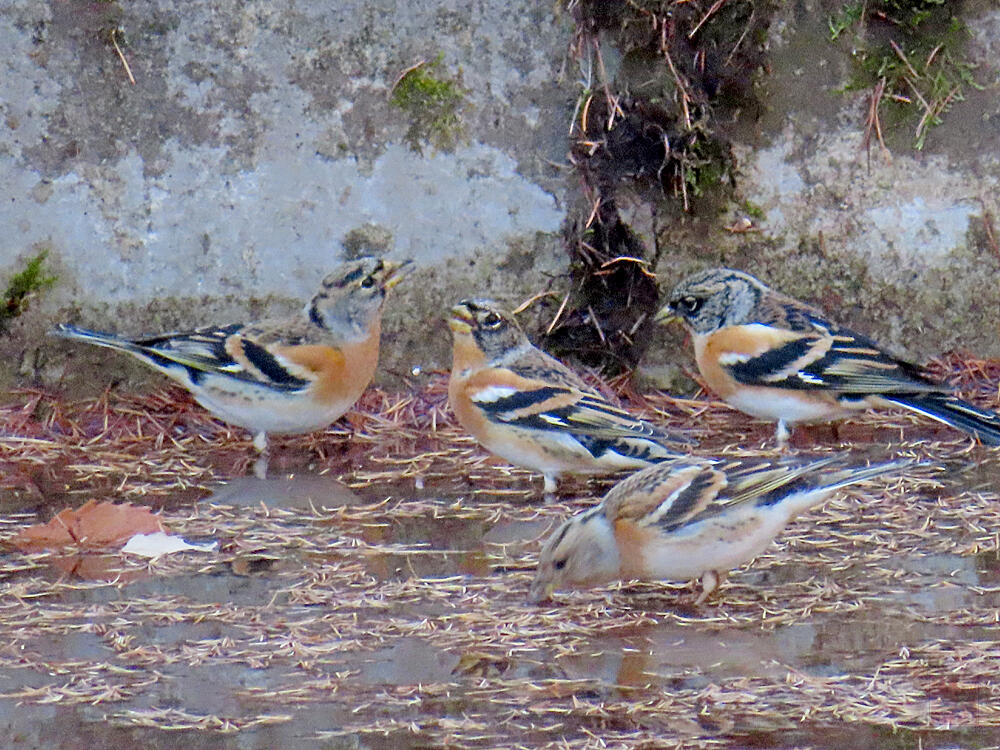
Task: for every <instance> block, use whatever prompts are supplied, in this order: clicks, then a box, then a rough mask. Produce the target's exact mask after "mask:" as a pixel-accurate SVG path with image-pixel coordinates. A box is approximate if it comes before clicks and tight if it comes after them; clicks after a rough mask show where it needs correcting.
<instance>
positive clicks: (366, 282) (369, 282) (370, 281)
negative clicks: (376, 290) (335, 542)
mask: <svg viewBox="0 0 1000 750" xmlns="http://www.w3.org/2000/svg"><path fill="white" fill-rule="evenodd" d="M361 286H363V287H364V288H365V289H371V288H372V287H373V286H375V279H374V278H372V277H371V276H365V280H364V281H362V282H361Z"/></svg>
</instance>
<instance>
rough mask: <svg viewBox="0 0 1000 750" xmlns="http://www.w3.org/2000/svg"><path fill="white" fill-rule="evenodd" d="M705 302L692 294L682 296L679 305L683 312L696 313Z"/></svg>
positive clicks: (686, 313) (687, 313)
mask: <svg viewBox="0 0 1000 750" xmlns="http://www.w3.org/2000/svg"><path fill="white" fill-rule="evenodd" d="M704 302H705V300H703V299H699V298H698V297H691V296H688V297H681V298H680V301H679V302H678V303H677V306H678V307H679V308H681V312H683V313H684V314H685V315H694V314H695V313H696V312H698V311H699V310H700V309H701V306H702V304H704Z"/></svg>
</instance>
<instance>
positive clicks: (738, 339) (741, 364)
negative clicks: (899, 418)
mask: <svg viewBox="0 0 1000 750" xmlns="http://www.w3.org/2000/svg"><path fill="white" fill-rule="evenodd" d="M656 318H657V320H658V321H660V322H668V321H670V320H673V319H680V320H681V321H682V322H683V324H684V325H685V327H686V328H687V329H688V331H690V333H691V336H692V339H693V341H694V352H695V359H696V360H697V363H698V370H699V371H700V372H701V376H702V377H703V378H704V380H705V383H706V384H707V385H708V387H709V388H710V389H711V390H712V391H714V392H715V393H716V394H718V395H719V396H720V397H721V398H722V399H723V400H724V401H725V402H726V403H728V404H729V405H730V406H732V407H734V408H736V409H739V410H740V411H742V412H745V413H746V414H749V415H751V416H754V417H758V418H762V419H767V420H771V421H776V422H777V423H778V424H777V438H778V442H779V444H780V445H784V443H785V442H786V441H787V439H788V435H789V433H788V427H787V425H789V424H795V423H797V422H817V421H829V420H834V419H840V418H843V417H845V416H848V415H850V414H851V413H852V412H855V411H858V410H862V409H868V408H870V407H891V406H899V407H902V408H904V409H909V410H910V411H914V412H917V413H919V414H923V415H925V416H928V417H930V418H932V419H936V420H938V421H939V422H943V423H944V424H947V425H950V426H952V427H956V428H958V429H959V430H963V431H965V432H967V433H969V434H970V435H972V436H974V437H975V438H977V439H978V440H980V441H981V442H982V443H984V444H987V445H1000V414H996V413H995V412H991V411H987V410H985V409H980V408H979V407H977V406H975V405H973V404H971V403H969V402H968V401H964V400H963V399H961V398H959V397H958V396H955V395H954V394H953V393H952V390H951V388H950V387H949V386H947V385H945V384H943V383H939V382H937V381H935V380H934V379H933V378H931V377H930V375H929V374H928V373H927V372H926V371H925V370H924V369H923V368H921V367H919V366H917V365H914V364H910V363H909V362H905V361H903V360H901V359H897V358H896V357H894V356H892V355H891V354H889V353H887V352H886V351H885V349H883V348H882V347H881V346H879V344H877V343H876V342H875V341H873V340H872V339H870V338H868V337H866V336H863V335H861V334H859V333H855V332H854V331H852V330H850V329H848V328H845V327H844V326H841V325H839V324H837V323H835V322H833V321H831V320H830V319H829V318H827V317H826V316H824V314H823V313H822V312H821V311H820V310H818V309H817V308H815V307H812V306H810V305H807V304H805V303H803V302H800V301H799V300H796V299H794V298H792V297H789V296H786V295H784V294H781V293H780V292H776V291H774V290H773V289H771V288H769V287H768V286H766V285H765V284H764V283H762V282H761V281H759V280H758V279H756V278H754V277H753V276H751V275H750V274H747V273H743V272H741V271H735V270H733V269H730V268H713V269H710V270H707V271H702V272H700V273H696V274H694V275H692V276H689V277H688V278H687V279H685V280H683V281H681V282H680V283H679V284H678V285H677V286H676V287H675V288H674V290H673V291H672V292H671V293H670V298H669V301H668V303H667V304H666V305H665V306H664V307H663V308H662V309H661V310H660V311H659V313H657V316H656Z"/></svg>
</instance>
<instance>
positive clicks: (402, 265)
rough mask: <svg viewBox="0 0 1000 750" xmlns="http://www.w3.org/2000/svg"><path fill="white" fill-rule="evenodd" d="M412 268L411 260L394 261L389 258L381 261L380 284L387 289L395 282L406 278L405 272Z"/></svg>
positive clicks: (394, 284)
mask: <svg viewBox="0 0 1000 750" xmlns="http://www.w3.org/2000/svg"><path fill="white" fill-rule="evenodd" d="M412 270H413V261H412V260H403V261H400V262H398V263H397V262H395V261H391V260H384V261H382V286H383V287H384V288H385V289H386V290H387V291H388V290H389V289H392V288H393V287H394V286H396V284H398V283H399V282H400V281H402V280H403V279H404V278H406V276H407V274H409V273H410V271H412Z"/></svg>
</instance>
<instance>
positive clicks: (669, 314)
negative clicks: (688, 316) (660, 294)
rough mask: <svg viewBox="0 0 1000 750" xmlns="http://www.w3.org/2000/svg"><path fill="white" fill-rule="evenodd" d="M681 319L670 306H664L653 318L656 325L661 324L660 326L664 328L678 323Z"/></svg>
mask: <svg viewBox="0 0 1000 750" xmlns="http://www.w3.org/2000/svg"><path fill="white" fill-rule="evenodd" d="M680 319H681V316H680V315H678V314H677V313H676V312H675V311H674V308H672V307H671V306H670V305H664V306H663V307H661V308H660V311H659V312H658V313H656V315H655V316H654V317H653V321H654V322H655V323H659V324H660V325H664V326H665V325H667V324H669V323H676V322H677V321H679V320H680Z"/></svg>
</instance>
